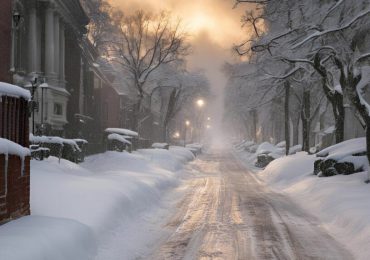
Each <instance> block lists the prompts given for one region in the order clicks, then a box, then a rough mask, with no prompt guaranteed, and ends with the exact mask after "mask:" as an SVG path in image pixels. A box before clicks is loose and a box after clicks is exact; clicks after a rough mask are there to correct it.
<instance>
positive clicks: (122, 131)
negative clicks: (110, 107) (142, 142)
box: [105, 128, 139, 137]
mask: <svg viewBox="0 0 370 260" xmlns="http://www.w3.org/2000/svg"><path fill="white" fill-rule="evenodd" d="M105 132H106V133H112V134H120V135H128V136H134V137H137V136H139V134H138V133H137V132H134V131H132V130H129V129H124V128H107V129H105Z"/></svg>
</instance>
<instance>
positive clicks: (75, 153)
mask: <svg viewBox="0 0 370 260" xmlns="http://www.w3.org/2000/svg"><path fill="white" fill-rule="evenodd" d="M30 142H31V143H32V144H33V145H37V146H38V147H39V148H47V149H48V150H49V154H50V155H51V156H55V157H57V158H59V159H61V158H63V159H66V160H69V161H71V162H75V163H79V162H83V161H84V159H85V154H86V149H87V144H88V142H87V141H86V140H83V139H65V138H61V137H57V136H34V135H32V134H31V135H30ZM39 152H40V150H39V149H38V150H35V151H34V153H32V158H35V159H40V156H39ZM41 158H43V156H42V157H41Z"/></svg>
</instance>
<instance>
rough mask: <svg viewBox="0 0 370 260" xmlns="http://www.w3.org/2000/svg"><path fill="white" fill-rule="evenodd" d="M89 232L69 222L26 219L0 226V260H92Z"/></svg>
mask: <svg viewBox="0 0 370 260" xmlns="http://www.w3.org/2000/svg"><path fill="white" fill-rule="evenodd" d="M93 237H94V236H93V234H92V232H91V229H90V228H89V227H87V226H86V225H83V224H81V223H79V222H77V221H74V220H71V219H62V218H51V217H41V216H27V217H23V218H20V219H17V220H14V221H12V222H9V223H7V224H5V225H3V226H1V227H0V259H4V260H5V259H7V260H40V259H45V260H47V259H53V260H64V259H70V260H82V259H93V257H94V255H95V254H96V243H95V240H94V238H93Z"/></svg>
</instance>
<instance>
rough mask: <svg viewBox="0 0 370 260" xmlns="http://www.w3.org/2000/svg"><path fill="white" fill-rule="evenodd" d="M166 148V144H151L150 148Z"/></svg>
mask: <svg viewBox="0 0 370 260" xmlns="http://www.w3.org/2000/svg"><path fill="white" fill-rule="evenodd" d="M167 146H168V143H153V144H152V148H157V149H166V147H167Z"/></svg>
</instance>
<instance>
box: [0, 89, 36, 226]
mask: <svg viewBox="0 0 370 260" xmlns="http://www.w3.org/2000/svg"><path fill="white" fill-rule="evenodd" d="M27 104H28V102H27V101H26V100H24V99H22V98H21V99H18V98H14V97H7V96H2V97H0V137H1V138H5V139H8V140H11V141H13V142H14V143H17V144H20V145H22V146H24V147H28V145H29V138H28V133H29V132H28V106H27ZM29 199H30V158H29V157H27V158H25V159H24V160H23V159H21V158H19V157H18V156H15V155H9V156H8V160H7V162H6V156H5V155H4V154H0V224H1V223H4V222H7V221H9V220H12V219H15V218H18V217H21V216H24V215H28V214H29V213H30V205H29Z"/></svg>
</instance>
